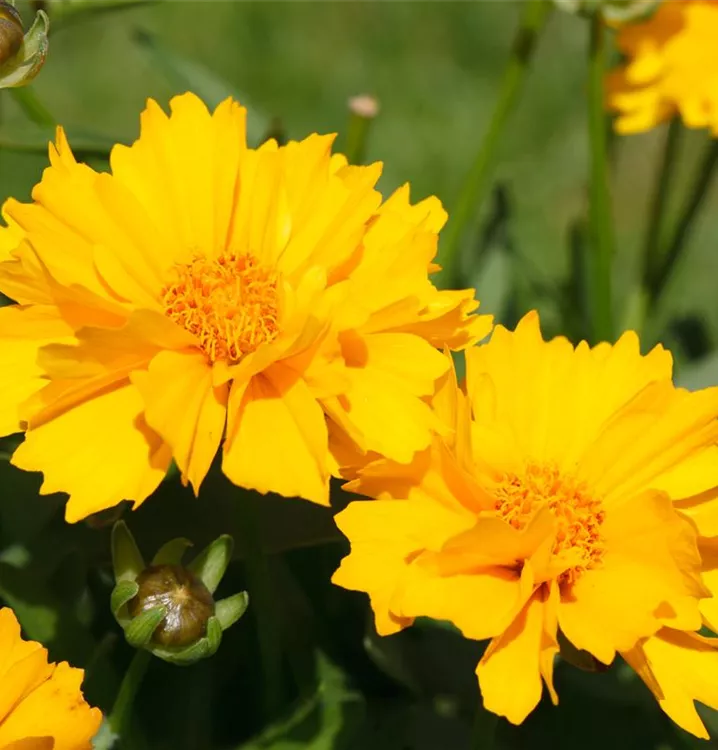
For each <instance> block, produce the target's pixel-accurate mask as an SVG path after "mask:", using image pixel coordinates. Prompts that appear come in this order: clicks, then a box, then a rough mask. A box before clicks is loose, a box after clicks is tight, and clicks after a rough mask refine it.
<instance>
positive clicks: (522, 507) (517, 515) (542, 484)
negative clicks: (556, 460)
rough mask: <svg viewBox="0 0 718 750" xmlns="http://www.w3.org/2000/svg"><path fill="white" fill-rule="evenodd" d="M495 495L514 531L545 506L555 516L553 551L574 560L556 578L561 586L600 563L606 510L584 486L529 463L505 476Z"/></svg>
mask: <svg viewBox="0 0 718 750" xmlns="http://www.w3.org/2000/svg"><path fill="white" fill-rule="evenodd" d="M494 495H495V497H496V502H495V509H496V511H497V512H498V514H499V516H500V517H501V518H503V519H504V521H506V522H507V523H508V524H510V525H511V526H512V527H513V528H515V529H522V528H524V527H525V526H526V524H528V522H529V521H530V520H531V518H533V516H534V515H535V514H536V512H537V511H538V510H539V509H540V508H541V507H544V506H547V507H548V508H549V510H550V511H551V512H552V513H553V515H554V516H555V517H556V519H557V521H558V529H557V532H556V540H555V542H554V546H553V550H552V552H553V554H554V555H555V556H558V557H564V558H567V559H571V560H575V561H576V562H575V563H574V564H573V565H571V566H570V567H568V568H567V569H566V570H564V571H563V573H561V575H560V576H559V577H558V582H559V583H560V584H572V583H574V582H575V581H576V580H577V579H578V578H579V577H580V576H581V575H582V574H583V573H584V572H585V571H586V570H589V569H591V568H595V567H596V566H597V565H599V564H600V562H601V560H602V558H603V553H604V549H605V547H604V539H603V535H602V534H601V525H602V524H603V521H604V518H605V511H604V510H603V506H602V503H601V501H600V500H599V499H597V498H594V497H593V496H592V495H591V494H590V493H589V492H588V490H587V488H586V486H585V484H584V483H582V482H579V481H577V480H576V479H575V478H574V477H572V476H570V475H563V476H562V475H561V473H560V472H559V471H558V469H557V468H556V467H555V466H551V465H548V466H541V465H537V464H529V465H528V466H527V467H526V470H525V471H524V472H523V474H521V475H518V474H507V475H505V476H504V478H503V481H502V482H501V483H500V484H499V486H498V487H497V488H496V489H495V490H494Z"/></svg>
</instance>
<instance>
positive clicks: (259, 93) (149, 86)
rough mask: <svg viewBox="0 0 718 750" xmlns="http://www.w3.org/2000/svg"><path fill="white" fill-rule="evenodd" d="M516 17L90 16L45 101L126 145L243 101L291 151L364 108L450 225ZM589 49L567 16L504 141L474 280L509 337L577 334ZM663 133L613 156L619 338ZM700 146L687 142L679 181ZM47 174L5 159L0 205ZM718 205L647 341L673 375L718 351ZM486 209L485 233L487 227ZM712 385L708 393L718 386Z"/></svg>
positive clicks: (254, 7)
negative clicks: (198, 112) (175, 110)
mask: <svg viewBox="0 0 718 750" xmlns="http://www.w3.org/2000/svg"><path fill="white" fill-rule="evenodd" d="M58 4H59V5H62V0H60V2H59V3H58ZM70 4H72V3H71V2H68V5H70ZM102 4H103V3H99V5H102ZM77 5H78V4H77V3H75V6H77ZM95 5H97V4H95ZM519 5H520V3H519V2H512V1H511V0H498V1H496V2H417V3H404V2H314V3H305V2H276V3H275V2H172V1H170V2H160V3H155V4H147V5H144V4H141V3H137V7H135V8H131V9H129V10H122V11H107V12H105V13H99V14H97V13H93V12H89V11H88V12H81V13H77V14H76V15H74V17H73V18H69V19H62V18H60V19H59V20H58V21H57V22H56V23H55V25H54V28H53V31H52V44H51V52H50V55H49V58H48V61H47V64H46V66H45V68H44V69H43V71H42V75H40V76H39V78H38V79H37V82H36V83H35V84H34V88H35V89H36V91H37V94H38V96H39V97H40V98H41V100H42V101H43V103H44V104H45V105H46V106H47V108H48V109H49V110H50V112H51V113H52V114H53V116H54V117H55V118H56V119H57V120H58V121H59V122H61V123H63V124H65V125H66V126H67V127H68V128H69V130H70V131H71V133H72V131H73V130H74V131H76V132H79V133H86V132H92V133H97V134H101V135H102V136H104V137H106V138H108V139H110V140H119V141H124V142H126V141H131V140H132V139H134V138H135V137H136V136H137V133H138V114H139V112H140V111H141V109H142V108H143V106H144V103H145V100H146V99H147V98H148V97H153V98H155V99H157V100H158V101H159V102H161V103H162V104H163V105H166V103H167V101H168V99H169V97H170V96H171V95H172V94H175V93H179V92H181V91H183V90H185V89H186V88H187V87H188V85H191V86H192V87H193V88H194V89H195V90H196V91H197V92H198V93H200V94H201V95H203V96H204V98H205V99H206V100H207V101H208V103H210V104H214V103H216V102H217V101H218V100H219V99H221V98H222V97H223V96H224V95H226V94H228V93H233V94H235V95H236V96H238V97H239V98H240V99H241V100H242V102H243V103H245V104H247V105H248V106H249V107H250V119H251V121H252V122H253V123H254V127H253V132H254V133H255V135H261V134H263V133H264V132H265V131H266V128H267V124H268V122H269V121H270V120H271V119H272V118H278V119H279V120H280V121H281V124H282V126H283V128H284V130H285V132H286V134H287V135H288V137H291V138H301V137H303V136H305V135H307V134H308V133H311V132H313V131H318V132H339V133H342V131H344V130H345V127H346V123H347V119H348V115H347V100H348V98H349V97H350V96H352V95H356V94H361V93H370V94H373V95H375V96H376V97H377V98H378V100H379V102H380V106H381V113H380V115H379V117H378V119H377V120H376V122H375V123H374V126H373V128H372V132H371V137H370V142H369V146H368V152H367V158H368V159H370V160H381V161H383V162H384V164H385V168H384V177H383V178H382V182H381V186H382V188H383V189H384V190H385V191H390V190H392V189H393V188H395V187H396V186H398V185H400V184H401V183H403V182H405V181H409V182H410V183H411V185H412V191H413V195H414V197H415V198H416V199H418V198H421V197H424V196H426V195H430V194H436V195H438V196H439V197H440V198H441V200H442V201H443V202H444V204H445V206H446V207H447V208H448V209H451V206H452V205H453V204H454V202H455V199H456V197H457V194H458V191H459V189H460V186H461V182H462V179H463V177H464V175H465V173H466V172H467V170H468V168H469V166H470V164H471V161H472V159H473V157H474V154H475V152H476V150H477V148H478V145H479V143H480V139H481V136H482V134H483V133H484V131H485V127H486V124H487V121H488V119H489V116H490V114H491V110H492V105H493V103H494V100H495V96H496V93H497V88H498V85H499V80H500V73H501V71H502V69H503V65H504V63H505V60H506V56H507V54H508V50H509V46H510V42H511V38H512V34H513V30H514V28H515V24H516V22H517V17H518V12H519ZM20 7H21V9H23V10H25V8H23V6H22V5H20ZM51 7H52V5H51ZM29 17H30V13H29V12H27V13H26V18H29ZM586 37H587V24H586V22H585V20H583V19H581V18H577V17H573V16H570V15H568V14H565V13H559V12H556V13H554V14H553V17H552V18H551V19H550V21H549V24H548V27H547V29H546V31H545V34H544V36H543V38H542V39H541V42H540V45H539V48H538V53H537V56H536V60H535V63H534V65H533V68H532V71H531V72H530V74H529V77H528V80H527V82H526V86H525V88H524V91H523V94H522V97H521V101H520V104H519V106H518V109H517V110H516V112H515V113H514V116H513V117H512V120H511V123H510V126H509V128H508V129H507V132H506V133H505V134H504V137H503V141H502V147H501V153H500V160H499V164H498V167H497V169H496V181H497V183H498V184H499V185H500V186H501V187H502V188H505V191H504V192H503V193H502V195H503V196H505V198H506V202H505V205H504V204H501V209H502V210H501V211H500V215H499V216H498V219H497V220H498V221H499V222H500V224H501V226H500V227H499V231H496V232H494V233H493V234H492V236H491V237H490V239H489V242H490V243H491V244H492V245H495V246H496V247H492V248H490V249H492V250H493V251H494V252H493V253H491V252H489V253H487V254H485V255H484V257H485V263H484V264H482V265H481V266H480V267H478V268H471V272H470V274H468V275H469V276H470V278H466V283H467V284H476V285H477V286H478V288H479V292H480V296H481V298H482V300H483V304H484V306H485V309H487V310H488V311H491V312H494V313H497V314H498V315H499V317H500V318H505V319H507V321H508V322H513V320H514V319H515V318H516V316H517V315H519V314H521V313H523V312H524V311H525V310H527V309H529V308H531V307H538V308H539V310H540V311H541V313H542V316H543V319H544V326H545V328H546V330H547V332H548V333H551V334H555V333H559V332H565V333H569V334H570V333H571V332H570V331H564V330H562V329H564V328H565V327H566V326H565V325H563V324H562V322H561V316H560V311H559V309H557V308H558V299H559V295H558V287H559V286H560V285H561V284H566V283H568V276H569V275H570V253H569V244H568V242H567V236H568V232H569V227H570V225H571V223H572V222H573V221H574V220H576V219H577V218H579V217H580V216H581V215H582V214H583V212H584V208H585V183H586V179H587V177H586V176H587V167H588V152H587V134H586V125H585V109H586V101H585V58H586V54H585V49H586V44H587V39H586ZM0 104H1V106H2V125H1V126H0V144H3V143H5V144H6V145H12V144H13V143H16V144H17V142H21V143H23V144H24V145H27V144H28V141H31V140H33V138H32V137H30V136H28V135H27V123H26V120H25V119H24V118H23V116H22V114H21V113H20V112H19V111H18V110H17V108H16V107H15V106H14V105H13V103H12V102H10V101H9V100H8V97H6V96H3V97H2V101H1V102H0ZM662 130H663V128H659V129H658V130H657V131H654V132H652V133H649V134H646V135H641V136H631V137H625V138H617V139H616V140H615V141H614V143H613V156H614V182H613V199H614V201H613V202H614V209H615V219H616V231H617V247H618V255H617V258H616V263H615V273H614V281H615V299H614V307H615V316H616V320H617V321H618V322H619V324H620V321H621V320H622V317H623V315H624V312H625V309H624V308H625V304H626V298H627V295H628V293H629V291H630V289H631V287H632V285H633V284H634V283H635V272H636V257H637V251H638V249H639V247H640V243H641V240H642V237H643V233H644V229H645V222H646V209H647V204H648V200H649V197H650V194H651V190H652V185H653V180H654V176H655V170H656V167H657V158H658V154H659V151H660V149H661V148H662V139H663V133H662ZM23 131H25V132H24V133H23ZM705 139H706V136H705V134H703V133H700V132H691V133H689V134H688V135H687V138H686V143H685V148H684V151H683V154H682V156H681V160H680V166H679V169H678V181H679V183H681V184H682V183H683V181H684V180H685V178H686V175H687V174H689V173H690V172H691V170H692V168H693V166H694V161H695V158H696V155H697V152H698V150H699V148H700V146H701V145H702V142H703V141H704V140H705ZM34 140H37V138H35V139H34ZM341 144H342V141H341V139H340V141H339V146H341ZM45 162H46V157H45V156H44V155H29V154H27V153H12V152H11V151H9V150H7V149H0V197H2V198H5V197H6V196H8V195H14V196H16V197H18V198H21V199H27V197H28V196H29V193H30V190H31V187H32V185H33V184H34V183H35V182H36V181H37V180H38V178H39V176H40V174H41V170H42V168H43V166H44V164H45ZM676 192H677V193H679V194H680V190H678V191H676ZM716 200H717V197H716V194H715V190H714V191H713V194H712V196H711V197H710V198H709V201H708V208H707V210H705V211H704V212H703V214H702V216H701V217H700V221H699V222H698V223H697V225H696V231H695V232H694V234H693V236H692V237H691V241H690V247H689V248H688V251H687V252H686V254H685V256H684V258H683V259H682V261H681V263H680V264H679V267H678V269H677V272H676V273H675V274H674V276H673V278H672V280H671V282H670V285H669V289H668V291H667V294H666V296H665V300H664V304H662V305H661V306H660V308H659V309H658V310H657V312H656V314H655V315H654V316H651V319H650V320H649V321H648V325H647V329H646V331H645V332H644V333H645V343H646V346H648V345H651V344H653V343H654V342H655V341H657V340H663V341H665V342H666V343H667V344H669V345H672V346H673V348H674V349H675V350H676V355H677V357H678V358H679V360H682V359H684V358H685V357H688V358H691V359H695V358H699V357H701V356H703V355H705V354H707V353H708V352H709V351H710V350H711V349H712V348H713V347H714V346H715V344H716V343H718V302H716V292H715V279H716V276H717V272H718V253H717V252H716V249H715V245H716V243H715V240H714V238H715V237H716V236H718V212H716V211H714V210H713V208H714V207H715V205H716ZM488 203H489V205H488V206H487V208H486V211H485V215H484V219H485V221H488V222H489V223H491V220H492V218H496V217H492V214H491V209H492V206H491V201H489V202H488ZM494 223H495V222H494ZM507 250H508V251H509V252H505V251H507ZM502 251H504V252H502ZM469 252H470V253H471V248H470V249H469ZM491 256H493V257H491ZM487 264H488V268H487ZM564 317H565V316H564ZM691 319H692V320H691ZM716 370H717V371H718V367H717V368H716ZM704 375H705V376H706V377H707V378H708V380H709V381H711V373H707V374H704ZM694 379H695V378H694ZM704 380H705V378H702V379H701V384H704V382H703V381H704ZM712 382H718V372H717V373H716V377H714V378H712Z"/></svg>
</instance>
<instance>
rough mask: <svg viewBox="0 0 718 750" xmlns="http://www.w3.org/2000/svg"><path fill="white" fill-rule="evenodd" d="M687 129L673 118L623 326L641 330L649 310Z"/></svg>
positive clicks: (657, 175) (667, 134) (624, 328)
mask: <svg viewBox="0 0 718 750" xmlns="http://www.w3.org/2000/svg"><path fill="white" fill-rule="evenodd" d="M683 132H684V129H683V126H682V124H681V120H680V118H678V117H675V118H673V120H671V123H670V125H669V126H668V131H667V133H666V140H665V143H664V146H663V155H662V157H661V163H660V165H659V167H658V172H657V173H656V182H655V184H654V187H653V197H652V199H651V205H650V209H649V211H648V223H647V225H646V235H645V240H644V243H643V248H642V256H641V271H640V274H641V275H640V279H639V281H638V283H637V284H636V287H635V288H634V290H633V292H632V294H631V295H630V297H629V299H628V303H627V305H626V309H625V311H624V318H623V323H622V325H621V330H627V329H632V330H635V331H641V330H642V328H643V326H644V323H645V319H646V313H647V312H648V301H649V294H650V292H649V290H650V288H651V282H652V280H653V279H654V278H655V277H656V275H657V273H658V271H659V269H660V266H661V261H662V258H661V254H660V253H661V249H662V247H663V241H662V240H663V236H664V234H665V228H666V213H667V205H668V195H669V193H670V189H671V186H672V184H673V177H674V175H675V168H676V163H677V160H676V156H677V155H678V152H679V150H680V142H681V135H682V134H683Z"/></svg>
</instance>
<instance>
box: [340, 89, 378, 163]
mask: <svg viewBox="0 0 718 750" xmlns="http://www.w3.org/2000/svg"><path fill="white" fill-rule="evenodd" d="M357 106H360V107H361V106H367V107H370V106H371V102H369V101H367V103H365V104H362V103H360V104H359V105H357ZM374 116H375V113H371V112H366V113H363V112H360V111H357V109H356V108H355V106H354V105H352V106H351V107H350V115H349V123H348V125H347V137H346V145H345V147H344V155H345V156H346V157H347V161H348V162H349V163H350V164H363V163H364V158H365V156H366V145H367V140H368V137H369V130H370V128H371V124H372V121H373V120H374Z"/></svg>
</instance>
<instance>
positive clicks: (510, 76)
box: [438, 0, 551, 289]
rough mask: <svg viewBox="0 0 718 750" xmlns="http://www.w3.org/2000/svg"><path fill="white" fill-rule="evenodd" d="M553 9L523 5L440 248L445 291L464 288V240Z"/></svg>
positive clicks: (540, 0) (537, 1)
mask: <svg viewBox="0 0 718 750" xmlns="http://www.w3.org/2000/svg"><path fill="white" fill-rule="evenodd" d="M550 10H551V5H550V3H549V2H547V0H525V2H524V3H523V12H522V16H521V20H520V22H519V27H518V29H517V31H516V36H515V37H514V40H513V44H512V46H511V53H510V57H509V61H508V64H507V66H506V69H505V71H504V74H503V78H502V80H501V84H500V89H499V98H498V101H497V102H496V106H495V108H494V112H493V114H492V116H491V120H490V122H489V127H488V130H487V131H486V135H485V136H484V139H483V141H482V143H481V146H480V147H479V151H478V153H477V154H476V157H475V159H474V163H473V166H472V167H471V171H470V172H469V173H468V174H467V176H466V178H465V180H464V184H463V186H462V188H461V191H460V193H459V198H458V200H457V202H456V205H455V206H454V208H453V210H452V211H451V212H450V217H451V218H450V221H449V223H448V225H447V227H446V231H445V233H444V237H443V242H442V244H441V247H440V248H439V257H438V263H439V265H440V266H441V267H442V269H443V270H442V272H441V281H442V286H443V287H444V288H447V289H453V288H455V287H457V286H460V285H461V276H462V257H461V256H462V253H461V247H462V239H463V238H464V235H465V233H466V232H467V230H468V229H469V227H470V224H471V222H472V221H473V220H474V218H475V217H476V216H477V215H478V214H479V213H480V211H481V207H482V205H483V202H484V200H485V199H486V194H487V192H488V189H489V186H490V183H491V177H492V174H493V169H494V165H495V163H496V158H497V154H498V149H499V146H500V143H501V137H502V135H503V133H504V131H505V129H506V125H507V123H508V121H509V118H510V116H511V114H512V113H513V111H514V108H515V106H516V103H517V101H518V98H519V93H520V91H521V87H522V84H523V82H524V80H525V78H526V74H527V73H528V70H529V68H530V66H531V62H532V60H533V57H534V52H535V50H536V46H537V43H538V41H539V38H540V35H541V32H542V30H543V28H544V26H545V23H546V20H547V18H548V15H549V11H550Z"/></svg>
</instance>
